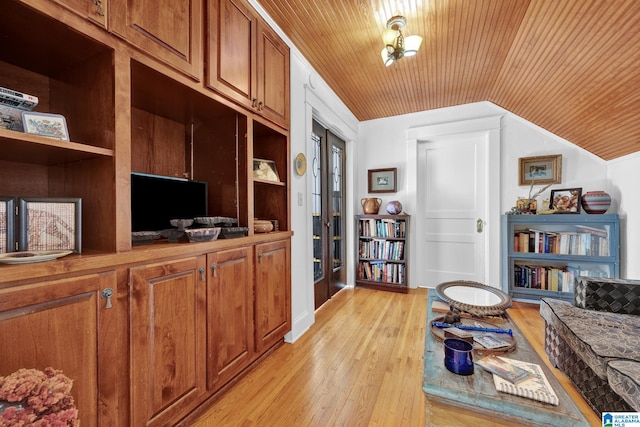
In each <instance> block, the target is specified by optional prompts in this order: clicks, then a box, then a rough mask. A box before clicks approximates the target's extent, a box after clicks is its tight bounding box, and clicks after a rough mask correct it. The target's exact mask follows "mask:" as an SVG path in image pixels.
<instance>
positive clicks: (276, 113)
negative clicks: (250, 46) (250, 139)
mask: <svg viewBox="0 0 640 427" xmlns="http://www.w3.org/2000/svg"><path fill="white" fill-rule="evenodd" d="M259 24H260V25H259V26H258V29H259V31H258V48H257V66H258V71H257V74H258V105H257V108H258V110H259V112H260V114H262V115H263V116H265V117H266V118H268V119H269V120H271V121H273V122H274V123H276V124H279V125H280V126H282V127H284V128H285V129H288V128H289V47H288V46H287V45H286V44H285V43H284V41H283V40H282V39H281V38H280V37H278V35H277V34H276V33H275V31H273V30H272V29H271V28H270V27H269V26H268V25H267V24H266V23H265V22H263V21H260V22H259Z"/></svg>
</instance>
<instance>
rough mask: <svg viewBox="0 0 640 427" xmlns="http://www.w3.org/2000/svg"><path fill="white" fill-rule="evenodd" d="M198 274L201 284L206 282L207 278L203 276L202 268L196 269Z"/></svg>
mask: <svg viewBox="0 0 640 427" xmlns="http://www.w3.org/2000/svg"><path fill="white" fill-rule="evenodd" d="M198 273H200V281H202V282H206V281H207V278H206V276H205V275H204V267H200V268H199V269H198Z"/></svg>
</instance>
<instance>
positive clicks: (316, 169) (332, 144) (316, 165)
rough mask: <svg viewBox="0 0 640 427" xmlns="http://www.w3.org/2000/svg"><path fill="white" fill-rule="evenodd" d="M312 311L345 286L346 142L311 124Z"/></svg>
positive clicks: (314, 122)
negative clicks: (313, 297)
mask: <svg viewBox="0 0 640 427" xmlns="http://www.w3.org/2000/svg"><path fill="white" fill-rule="evenodd" d="M311 143H312V146H313V148H312V159H311V162H310V163H311V173H312V179H313V188H312V193H313V194H312V215H313V278H314V295H315V308H318V307H320V306H321V305H322V304H324V303H325V302H326V301H327V300H329V299H330V298H331V297H332V296H333V295H335V294H336V293H337V292H338V291H339V290H340V289H342V288H343V287H344V286H345V284H346V262H345V238H344V233H345V231H346V226H345V220H346V218H345V200H344V199H345V193H344V188H345V183H344V176H345V173H344V172H345V169H344V168H345V164H346V162H345V142H344V141H343V140H341V139H340V138H339V137H337V136H336V135H334V134H333V133H331V131H329V130H328V129H326V128H324V127H323V126H322V125H321V124H320V123H318V122H316V121H315V120H314V121H313V132H312V134H311Z"/></svg>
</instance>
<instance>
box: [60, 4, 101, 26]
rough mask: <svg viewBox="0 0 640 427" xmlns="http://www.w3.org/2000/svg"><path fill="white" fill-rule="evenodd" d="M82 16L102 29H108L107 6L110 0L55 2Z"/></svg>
mask: <svg viewBox="0 0 640 427" xmlns="http://www.w3.org/2000/svg"><path fill="white" fill-rule="evenodd" d="M54 1H55V2H56V3H60V4H62V5H63V6H65V7H67V8H69V9H71V10H72V11H74V12H76V13H78V14H79V15H81V16H84V17H86V18H89V20H91V21H93V22H95V23H96V24H98V25H100V26H101V27H104V28H106V27H107V5H108V1H109V0H54Z"/></svg>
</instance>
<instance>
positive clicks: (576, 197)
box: [551, 188, 582, 214]
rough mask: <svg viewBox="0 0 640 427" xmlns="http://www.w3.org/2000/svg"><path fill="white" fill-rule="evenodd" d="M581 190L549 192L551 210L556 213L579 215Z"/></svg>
mask: <svg viewBox="0 0 640 427" xmlns="http://www.w3.org/2000/svg"><path fill="white" fill-rule="evenodd" d="M581 203H582V188H567V189H562V190H551V209H554V210H555V211H556V213H571V214H578V213H580V206H581Z"/></svg>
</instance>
